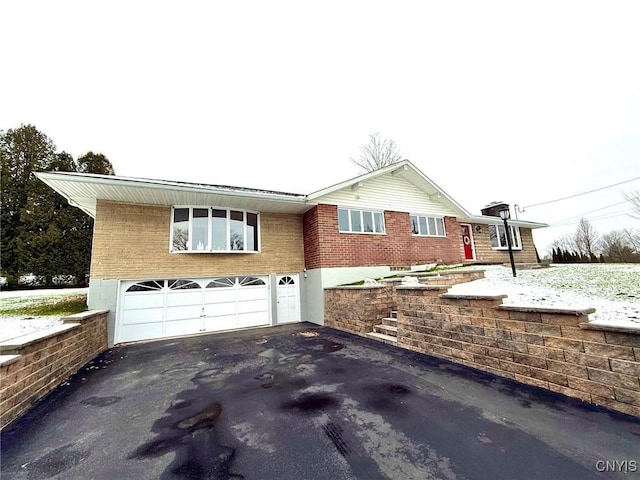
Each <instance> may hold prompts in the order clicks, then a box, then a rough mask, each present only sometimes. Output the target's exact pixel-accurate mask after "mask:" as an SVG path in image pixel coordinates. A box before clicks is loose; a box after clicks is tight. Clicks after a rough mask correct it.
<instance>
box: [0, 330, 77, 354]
mask: <svg viewBox="0 0 640 480" xmlns="http://www.w3.org/2000/svg"><path fill="white" fill-rule="evenodd" d="M79 326H80V324H79V323H65V324H63V325H56V326H55V327H51V328H47V329H45V330H40V331H38V332H33V333H28V334H27V335H21V336H19V337H16V338H11V339H9V340H5V341H4V342H0V353H13V352H17V351H19V350H20V349H22V348H24V347H26V346H27V345H31V344H32V343H35V342H39V341H41V340H44V339H46V338H50V337H55V336H56V335H60V334H61V333H65V332H67V331H69V330H73V329H74V328H78V327H79Z"/></svg>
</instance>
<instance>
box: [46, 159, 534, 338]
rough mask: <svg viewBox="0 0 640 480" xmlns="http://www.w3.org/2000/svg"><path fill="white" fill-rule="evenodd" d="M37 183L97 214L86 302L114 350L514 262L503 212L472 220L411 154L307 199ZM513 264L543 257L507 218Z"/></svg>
mask: <svg viewBox="0 0 640 480" xmlns="http://www.w3.org/2000/svg"><path fill="white" fill-rule="evenodd" d="M37 175H38V177H39V178H40V179H41V180H42V181H43V182H45V183H46V184H47V185H49V186H50V187H51V188H53V189H54V190H56V191H57V192H58V193H60V194H61V195H63V196H64V197H65V198H67V200H68V201H69V203H70V204H71V205H74V206H76V207H78V208H80V209H82V210H83V211H85V212H86V213H87V214H89V215H90V216H92V217H93V218H94V219H95V227H94V236H93V249H92V258H91V274H90V286H89V298H88V303H89V307H90V308H91V309H108V310H109V311H110V314H109V344H110V345H113V344H117V343H122V342H130V341H138V340H147V339H153V338H162V337H171V336H179V335H188V334H194V333H199V332H211V331H219V330H228V329H234V328H244V327H258V326H268V325H279V324H283V323H289V322H299V321H302V320H306V321H311V322H314V323H317V324H323V321H324V320H323V316H324V288H325V287H329V286H335V285H339V284H342V283H348V282H354V281H358V280H361V279H363V278H365V277H381V276H385V275H389V274H390V273H391V272H392V271H393V270H402V269H404V268H409V267H411V266H413V265H421V264H427V263H432V262H439V263H450V264H451V263H461V262H479V263H504V262H508V254H507V245H506V243H505V242H506V236H505V230H504V224H503V221H502V219H501V218H500V217H499V216H498V215H497V213H496V212H497V211H499V210H500V209H503V210H504V209H508V205H505V204H498V205H493V206H490V207H489V208H488V209H487V210H486V211H484V213H483V214H482V215H477V216H474V215H471V214H470V213H469V212H467V211H466V210H465V209H464V208H463V207H462V206H461V205H460V204H458V203H457V202H456V201H455V200H454V199H453V198H451V197H450V196H449V195H447V194H446V193H445V192H444V191H443V190H442V189H441V188H440V187H438V186H437V185H436V184H435V183H434V182H433V181H432V180H430V179H429V178H428V177H427V176H426V175H424V174H423V173H422V172H420V170H418V169H417V168H416V167H415V166H414V165H413V164H411V163H410V162H409V161H406V160H405V161H402V162H399V163H396V164H394V165H391V166H388V167H386V168H383V169H380V170H377V171H374V172H370V173H367V174H364V175H361V176H359V177H356V178H352V179H350V180H346V181H344V182H342V183H339V184H337V185H333V186H330V187H327V188H325V189H323V190H320V191H317V192H314V193H311V194H308V195H303V194H294V193H286V192H276V191H268V190H258V189H252V188H240V187H229V186H219V185H204V184H195V183H185V182H172V181H162V180H150V179H140V178H126V177H117V176H104V175H91V174H80V173H67V172H55V173H53V172H51V173H38V174H37ZM509 225H510V228H511V232H512V238H513V250H514V255H515V260H516V262H518V263H531V262H536V253H535V247H534V244H533V238H532V234H531V231H532V229H534V228H540V227H544V226H546V225H545V224H541V223H535V222H528V221H522V220H509Z"/></svg>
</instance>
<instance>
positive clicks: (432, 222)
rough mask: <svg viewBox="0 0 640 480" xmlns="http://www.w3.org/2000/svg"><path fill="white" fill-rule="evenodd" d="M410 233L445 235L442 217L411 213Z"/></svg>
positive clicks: (434, 235)
mask: <svg viewBox="0 0 640 480" xmlns="http://www.w3.org/2000/svg"><path fill="white" fill-rule="evenodd" d="M411 233H413V234H414V235H422V236H429V237H446V236H447V232H446V231H445V230H444V219H443V218H442V217H425V216H422V215H411Z"/></svg>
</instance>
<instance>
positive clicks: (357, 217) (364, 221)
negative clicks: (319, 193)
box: [338, 208, 384, 233]
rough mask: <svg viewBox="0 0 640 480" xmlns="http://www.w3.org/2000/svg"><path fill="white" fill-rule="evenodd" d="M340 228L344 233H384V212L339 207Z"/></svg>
mask: <svg viewBox="0 0 640 480" xmlns="http://www.w3.org/2000/svg"><path fill="white" fill-rule="evenodd" d="M338 230H339V231H340V232H343V233H384V215H383V214H382V212H372V211H368V210H353V209H350V208H339V209H338Z"/></svg>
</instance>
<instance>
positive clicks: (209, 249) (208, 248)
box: [169, 205, 262, 254]
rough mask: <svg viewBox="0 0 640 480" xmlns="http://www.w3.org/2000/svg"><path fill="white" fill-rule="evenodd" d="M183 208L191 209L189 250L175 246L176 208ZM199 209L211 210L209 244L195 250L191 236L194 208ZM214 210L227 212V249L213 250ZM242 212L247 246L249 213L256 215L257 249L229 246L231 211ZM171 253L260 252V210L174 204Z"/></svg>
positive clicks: (170, 233)
mask: <svg viewBox="0 0 640 480" xmlns="http://www.w3.org/2000/svg"><path fill="white" fill-rule="evenodd" d="M181 208H188V209H189V237H188V240H187V247H188V248H187V250H175V249H174V248H173V234H174V227H173V221H174V218H175V210H176V209H181ZM194 209H195V210H197V209H207V210H208V211H209V216H208V222H209V223H208V240H207V245H206V247H205V249H204V250H193V249H191V244H190V241H191V238H192V235H193V221H192V220H193V210H194ZM213 210H225V211H226V212H227V215H226V219H225V220H226V238H225V245H226V246H227V248H226V249H225V250H213V227H212V218H213V217H212V211H213ZM232 211H234V212H242V218H243V238H244V246H246V244H247V231H248V225H247V214H249V213H251V214H254V215H256V217H257V218H256V229H257V230H258V242H257V243H258V244H257V245H256V246H255V247H256V249H255V250H231V249H230V248H229V242H230V237H231V212H232ZM169 230H170V232H169V253H178V254H182V253H233V254H237V253H242V254H251V253H260V252H261V249H262V245H261V242H262V233H261V228H260V212H254V211H252V210H244V209H242V208H226V207H215V206H213V207H212V206H206V205H173V206H172V207H171V219H170V222H169Z"/></svg>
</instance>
